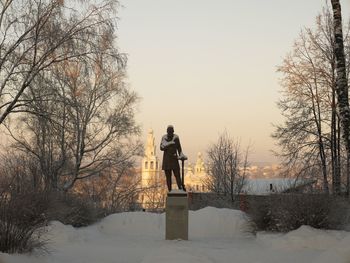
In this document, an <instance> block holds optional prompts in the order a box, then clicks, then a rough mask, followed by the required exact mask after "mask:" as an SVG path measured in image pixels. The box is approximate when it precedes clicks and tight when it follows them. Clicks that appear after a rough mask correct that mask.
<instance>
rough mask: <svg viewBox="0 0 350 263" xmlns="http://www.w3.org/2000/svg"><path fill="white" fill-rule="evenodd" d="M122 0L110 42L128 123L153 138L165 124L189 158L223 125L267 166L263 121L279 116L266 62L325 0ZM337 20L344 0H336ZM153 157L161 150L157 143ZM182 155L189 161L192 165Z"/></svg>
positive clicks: (278, 55)
mask: <svg viewBox="0 0 350 263" xmlns="http://www.w3.org/2000/svg"><path fill="white" fill-rule="evenodd" d="M219 3H220V4H218V2H214V1H210V0H191V1H186V0H177V1H171V0H148V1H141V0H134V1H125V0H122V1H121V4H122V5H123V7H122V8H121V10H120V12H119V14H118V15H119V17H120V22H119V28H118V32H117V35H118V45H119V47H120V49H121V51H122V52H125V53H127V54H128V58H129V60H128V71H127V72H128V80H127V82H128V83H129V84H130V86H131V88H132V89H133V90H135V91H136V92H138V94H139V95H140V96H141V98H142V100H141V103H140V106H139V112H138V114H137V120H138V122H139V123H140V124H141V125H142V129H143V133H142V139H143V140H144V141H145V140H146V136H147V132H148V130H149V129H150V128H152V129H153V130H154V133H155V136H156V143H157V144H159V142H160V138H161V136H162V135H163V134H164V133H165V130H166V127H167V125H168V124H173V125H174V126H175V133H177V134H178V135H179V136H180V139H181V142H182V146H183V149H184V152H185V154H187V155H188V156H189V157H190V159H191V161H192V160H193V161H195V159H196V155H197V152H199V151H200V152H203V153H205V151H206V149H207V148H208V146H209V145H210V143H213V142H215V140H216V139H217V138H218V135H219V134H220V133H222V132H223V131H224V130H225V129H226V130H227V132H228V133H229V134H230V135H231V136H232V137H234V138H238V139H241V141H242V146H243V147H244V146H245V145H247V144H248V143H249V141H251V142H252V144H253V148H252V153H251V155H250V160H251V161H252V162H254V163H255V162H269V163H276V162H278V160H277V159H276V158H275V157H274V156H273V154H272V153H271V152H270V150H271V149H273V148H274V141H273V139H272V138H271V137H270V135H271V133H272V132H273V127H272V123H275V124H277V123H280V122H281V121H282V118H281V115H280V111H279V109H278V108H277V106H276V102H277V100H278V98H279V93H278V91H279V89H280V87H279V84H278V79H279V77H280V75H279V74H278V73H276V67H277V66H278V65H280V64H281V63H282V59H283V57H284V56H286V54H287V53H288V52H289V51H291V49H292V45H293V42H294V40H295V39H297V37H298V34H299V33H300V31H301V29H302V28H304V27H314V24H315V18H316V15H317V14H319V13H320V12H321V11H322V8H323V7H324V6H325V3H326V1H319V0H308V1H302V0H296V1H287V0H283V1H277V0H274V1H273V0H269V1H258V0H254V1H232V0H221V1H220V2H219ZM341 3H342V10H343V18H344V23H345V21H347V20H345V18H346V19H347V18H348V17H349V16H348V15H349V6H350V0H347V1H342V2H341ZM157 151H158V155H159V156H161V153H160V151H159V147H157ZM193 161H192V162H193Z"/></svg>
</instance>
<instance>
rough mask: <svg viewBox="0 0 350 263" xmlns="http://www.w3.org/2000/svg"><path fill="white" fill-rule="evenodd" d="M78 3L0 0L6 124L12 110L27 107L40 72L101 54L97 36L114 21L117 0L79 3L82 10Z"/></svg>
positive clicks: (0, 75)
mask: <svg viewBox="0 0 350 263" xmlns="http://www.w3.org/2000/svg"><path fill="white" fill-rule="evenodd" d="M76 2H77V1H74V0H72V1H64V0H18V1H17V0H16V1H14V0H4V1H1V2H0V124H1V123H3V121H4V120H5V119H6V117H7V116H8V115H9V114H10V113H11V112H18V111H23V110H26V108H25V106H26V104H27V103H28V98H26V99H24V98H22V95H23V93H24V92H25V91H26V90H27V89H28V87H29V86H30V85H31V84H32V82H33V81H34V79H35V78H36V77H37V76H38V74H39V73H41V72H44V71H46V70H47V69H48V68H50V67H52V66H53V65H55V64H57V63H60V62H62V61H66V60H70V59H73V58H79V57H82V56H87V55H89V54H92V53H95V52H96V48H95V47H96V45H95V42H94V39H95V36H96V35H98V34H100V33H101V29H107V28H111V26H112V25H113V23H114V22H113V18H112V15H111V14H112V11H111V10H114V9H115V5H116V3H117V2H116V1H112V0H110V1H108V0H106V1H103V0H102V1H99V3H94V5H92V4H91V3H92V2H93V1H89V0H88V1H81V2H80V1H78V2H80V3H79V7H80V10H79V11H78V10H75V9H74V6H76V5H77V3H76ZM72 42H75V43H76V44H75V45H72ZM79 44H80V45H79ZM78 46H82V47H84V48H77V47H78Z"/></svg>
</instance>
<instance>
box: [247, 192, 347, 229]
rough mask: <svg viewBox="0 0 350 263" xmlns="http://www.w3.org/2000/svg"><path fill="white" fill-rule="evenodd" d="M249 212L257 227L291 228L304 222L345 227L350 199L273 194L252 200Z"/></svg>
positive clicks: (314, 225) (327, 226) (320, 225)
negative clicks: (349, 200)
mask: <svg viewBox="0 0 350 263" xmlns="http://www.w3.org/2000/svg"><path fill="white" fill-rule="evenodd" d="M248 214H249V215H250V217H251V219H252V221H253V222H254V223H255V224H256V227H257V230H267V231H278V232H287V231H291V230H294V229H297V228H299V227H300V226H302V225H309V226H312V227H314V228H322V229H342V228H344V226H345V225H346V224H347V223H349V202H348V201H347V200H345V199H341V198H335V197H333V196H328V195H321V194H314V195H306V194H281V195H270V196H266V197H265V198H258V199H252V200H250V202H249V209H248Z"/></svg>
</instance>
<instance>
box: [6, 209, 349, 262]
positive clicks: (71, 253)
mask: <svg viewBox="0 0 350 263" xmlns="http://www.w3.org/2000/svg"><path fill="white" fill-rule="evenodd" d="M164 229H165V216H164V214H152V213H147V212H128V213H120V214H113V215H110V216H108V217H106V218H104V219H103V220H102V221H101V222H99V223H96V224H94V225H92V226H89V227H85V228H73V227H72V226H68V225H63V224H61V223H60V222H56V221H55V222H51V225H50V227H49V228H48V232H47V236H46V238H48V239H49V240H50V242H49V244H48V250H49V253H44V254H43V253H38V252H37V253H34V254H32V255H8V254H4V253H2V254H1V253H0V263H63V262H70V263H157V262H159V263H175V262H176V263H177V262H189V263H228V262H240V263H245V262H247V263H248V262H250V263H264V262H266V263H277V262H286V263H288V262H290V263H291V262H301V263H302V262H311V263H312V262H314V263H316V262H317V263H326V262H327V263H329V262H332V263H349V262H350V249H349V244H350V233H349V232H345V231H326V230H318V229H314V228H311V227H309V226H302V227H300V228H299V229H297V230H295V231H291V232H289V233H286V234H272V233H266V232H258V233H257V234H256V235H253V234H251V233H249V232H248V231H247V230H248V229H249V223H248V220H247V216H246V215H245V214H244V213H243V212H241V211H237V210H230V209H218V208H213V207H206V208H204V209H201V210H198V211H190V214H189V239H190V240H189V241H183V240H172V241H170V240H164V236H165V233H164Z"/></svg>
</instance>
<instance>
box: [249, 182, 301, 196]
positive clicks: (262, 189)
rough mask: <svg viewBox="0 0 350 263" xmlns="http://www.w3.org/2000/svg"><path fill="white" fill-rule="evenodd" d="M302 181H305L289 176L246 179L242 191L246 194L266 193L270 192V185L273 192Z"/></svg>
mask: <svg viewBox="0 0 350 263" xmlns="http://www.w3.org/2000/svg"><path fill="white" fill-rule="evenodd" d="M302 183H305V181H303V180H301V179H298V180H296V179H290V178H271V179H247V180H246V182H245V185H244V186H243V189H242V191H243V192H245V193H247V194H257V195H266V194H271V190H270V185H272V187H273V192H281V191H283V190H286V189H288V188H291V187H293V186H298V185H299V184H302Z"/></svg>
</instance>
